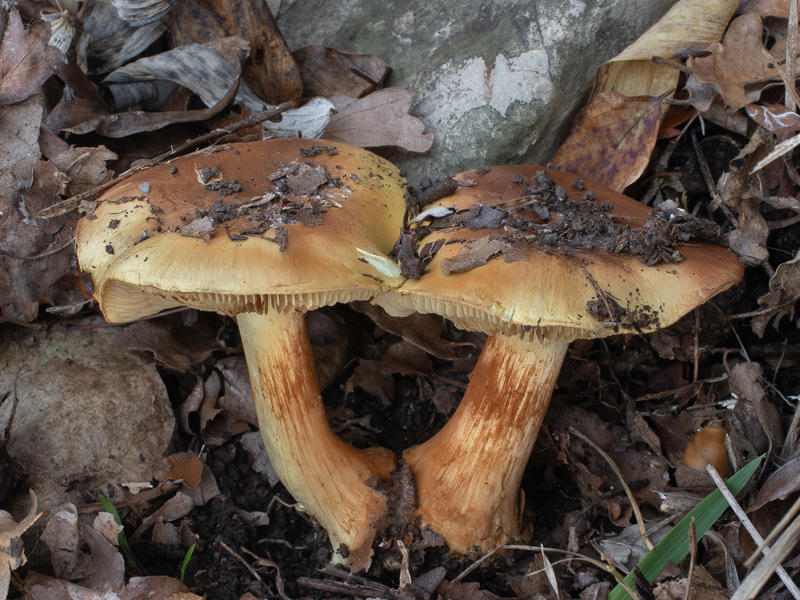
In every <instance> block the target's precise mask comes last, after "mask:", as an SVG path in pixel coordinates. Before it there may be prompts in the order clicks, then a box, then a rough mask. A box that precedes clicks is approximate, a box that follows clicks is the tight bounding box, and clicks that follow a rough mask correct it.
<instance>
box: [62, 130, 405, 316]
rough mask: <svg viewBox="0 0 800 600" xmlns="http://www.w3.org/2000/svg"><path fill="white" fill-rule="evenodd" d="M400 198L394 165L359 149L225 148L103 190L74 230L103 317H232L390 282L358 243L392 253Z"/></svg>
mask: <svg viewBox="0 0 800 600" xmlns="http://www.w3.org/2000/svg"><path fill="white" fill-rule="evenodd" d="M204 182H205V183H204ZM404 194H405V183H404V181H403V179H402V177H401V176H400V174H399V172H398V170H397V169H396V168H395V167H394V166H392V165H391V164H390V163H388V162H387V161H385V160H383V159H381V158H379V157H377V156H375V155H374V154H372V153H370V152H367V151H365V150H362V149H359V148H354V147H351V146H347V145H344V144H334V143H330V142H327V141H325V142H321V141H318V140H298V139H277V140H267V141H263V142H254V143H247V144H231V145H227V146H222V147H218V148H214V149H211V150H206V151H201V152H197V153H195V154H192V155H189V156H184V157H181V158H178V159H176V160H174V161H172V162H170V163H167V164H165V165H160V166H157V167H154V168H152V169H148V170H147V171H143V172H142V173H141V174H138V175H135V176H133V177H131V178H129V179H127V180H126V181H124V182H122V183H121V184H119V185H117V186H115V187H114V188H112V189H111V190H109V191H108V192H106V193H105V194H104V195H103V196H102V197H101V198H100V203H99V204H98V206H97V208H96V209H95V211H94V213H93V214H92V215H88V216H86V217H84V218H83V219H82V220H81V221H80V223H79V225H78V229H77V234H76V239H77V246H78V248H77V253H78V260H79V263H80V266H81V268H82V269H83V270H84V271H85V272H87V273H89V274H90V275H91V277H92V282H93V284H94V293H95V298H96V299H97V300H98V302H99V304H100V307H101V309H102V310H103V313H104V315H105V316H106V318H107V319H108V320H109V321H111V322H122V321H131V320H135V319H138V318H141V317H144V316H148V315H151V314H154V313H156V312H158V311H160V310H163V309H166V308H172V307H176V306H181V305H185V306H191V307H194V308H199V309H202V310H213V311H216V312H219V313H223V314H229V315H235V314H238V313H241V312H261V313H264V312H266V311H268V310H272V309H277V310H280V311H286V310H299V311H305V310H311V309H314V308H317V307H319V306H325V305H329V304H334V303H337V302H348V301H350V300H359V299H368V298H371V297H372V296H374V295H375V294H376V293H378V292H380V291H383V290H385V289H387V288H388V286H389V284H391V283H393V281H392V278H391V277H387V276H385V275H382V274H381V273H380V272H379V271H378V270H377V269H376V268H375V267H373V266H372V265H370V264H368V263H366V262H364V261H363V259H360V256H359V253H358V252H357V250H356V247H357V248H360V249H362V250H364V251H366V252H370V253H374V254H377V255H379V256H380V255H385V254H388V253H389V252H390V251H391V248H392V245H393V243H394V241H395V240H396V238H397V231H398V229H399V227H400V225H401V223H402V216H403V211H404V210H405V199H404ZM387 262H388V261H387Z"/></svg>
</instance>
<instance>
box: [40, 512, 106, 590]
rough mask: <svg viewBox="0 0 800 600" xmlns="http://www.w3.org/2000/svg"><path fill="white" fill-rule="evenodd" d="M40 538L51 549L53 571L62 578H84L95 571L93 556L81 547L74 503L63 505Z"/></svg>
mask: <svg viewBox="0 0 800 600" xmlns="http://www.w3.org/2000/svg"><path fill="white" fill-rule="evenodd" d="M39 539H41V540H42V541H43V542H44V543H45V544H46V545H47V547H48V549H49V550H50V562H51V563H52V565H53V571H54V572H55V574H56V576H57V577H59V578H60V579H69V580H75V579H83V578H84V577H86V576H88V575H90V574H91V573H92V572H93V567H92V561H91V557H90V556H89V555H88V554H86V553H85V552H84V551H83V550H82V549H81V536H80V530H79V524H78V511H77V509H76V508H75V505H74V504H64V505H62V506H61V507H60V508H59V510H58V512H57V513H56V514H55V515H53V516H52V517H51V518H50V521H49V522H48V523H47V527H45V528H44V532H43V533H42V535H41V536H40V538H39Z"/></svg>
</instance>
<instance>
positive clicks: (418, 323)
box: [353, 302, 485, 360]
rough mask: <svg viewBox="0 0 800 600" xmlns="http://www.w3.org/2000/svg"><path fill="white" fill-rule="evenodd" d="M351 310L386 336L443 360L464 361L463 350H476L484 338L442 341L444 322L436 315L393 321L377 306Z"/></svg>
mask: <svg viewBox="0 0 800 600" xmlns="http://www.w3.org/2000/svg"><path fill="white" fill-rule="evenodd" d="M353 306H354V307H355V308H356V309H357V310H359V311H361V312H363V313H364V314H366V315H367V316H368V317H369V318H370V319H372V321H373V322H374V323H375V324H376V325H378V326H379V327H381V328H382V329H385V330H386V331H388V332H389V333H392V334H394V335H397V336H400V337H401V338H403V339H404V340H406V341H407V342H410V343H412V344H414V345H415V346H419V347H420V348H422V349H423V350H425V351H426V352H428V353H430V354H433V355H434V356H435V357H437V358H441V359H443V360H457V359H459V358H463V355H464V352H463V350H460V349H461V348H463V347H469V348H472V349H474V348H476V347H479V346H481V345H482V344H483V340H484V339H485V336H483V334H479V333H476V334H469V333H467V334H465V335H466V336H468V337H469V338H470V339H471V342H458V343H455V342H453V341H450V340H447V339H445V338H443V337H442V330H443V321H444V319H443V318H442V317H440V316H439V315H435V314H422V313H414V314H412V315H409V316H408V317H392V316H391V315H389V314H387V313H386V311H384V310H383V309H382V308H381V307H379V306H374V305H372V304H370V303H369V302H354V303H353Z"/></svg>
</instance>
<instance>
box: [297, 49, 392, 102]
mask: <svg viewBox="0 0 800 600" xmlns="http://www.w3.org/2000/svg"><path fill="white" fill-rule="evenodd" d="M294 59H295V60H296V61H297V65H298V66H299V67H300V73H301V75H302V77H303V95H304V96H306V97H311V96H325V97H327V98H331V97H334V96H347V97H349V98H361V97H363V96H366V95H367V94H371V93H372V92H374V91H376V90H377V89H378V88H380V87H381V86H382V85H383V80H384V79H385V78H386V76H387V75H388V74H389V72H390V71H391V69H390V68H389V65H387V64H386V61H384V60H383V59H382V58H381V57H379V56H372V55H369V54H350V53H349V52H342V51H341V50H336V49H334V48H326V47H324V46H306V47H305V48H300V49H299V50H295V51H294Z"/></svg>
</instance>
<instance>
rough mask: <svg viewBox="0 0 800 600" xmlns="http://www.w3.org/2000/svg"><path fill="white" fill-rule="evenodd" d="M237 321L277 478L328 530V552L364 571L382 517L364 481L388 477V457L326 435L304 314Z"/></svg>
mask: <svg viewBox="0 0 800 600" xmlns="http://www.w3.org/2000/svg"><path fill="white" fill-rule="evenodd" d="M237 320H238V323H239V331H240V333H241V336H242V343H243V344H244V351H245V356H246V358H247V366H248V369H249V371H250V381H251V382H252V386H253V395H254V397H255V403H256V409H257V411H258V422H259V426H260V428H261V435H262V437H263V438H264V445H265V446H266V448H267V454H268V455H269V458H270V460H271V461H272V465H273V467H274V468H275V472H276V473H277V474H278V476H279V477H280V479H281V481H282V482H283V484H284V485H285V486H286V488H287V489H288V490H289V491H290V492H291V493H292V495H293V496H294V498H295V500H297V502H299V503H300V504H301V505H302V507H303V509H305V510H307V511H308V512H310V513H311V514H312V515H314V517H316V518H317V520H318V521H319V522H320V524H321V525H322V526H323V527H324V528H325V530H326V531H327V532H328V534H329V535H330V539H331V543H332V544H333V548H334V552H337V553H338V552H339V550H340V547H341V544H344V545H345V546H346V547H347V553H346V554H347V562H348V563H349V564H350V565H351V566H352V567H353V568H354V569H360V568H365V567H366V566H368V565H369V559H370V556H371V554H372V549H371V544H372V540H373V537H374V535H375V525H376V522H377V521H378V520H379V519H380V518H381V517H382V516H383V515H384V513H385V512H386V501H385V499H384V497H383V496H382V494H381V493H379V492H377V491H375V489H373V488H372V487H370V486H369V485H367V484H366V482H367V481H368V480H373V481H372V482H371V483H372V484H373V485H374V484H375V483H377V481H378V478H379V477H380V478H385V477H388V474H389V472H390V471H391V470H392V468H393V467H394V462H395V461H394V456H393V455H392V453H391V452H389V451H386V450H382V449H375V451H372V450H357V449H355V448H353V447H352V446H350V445H349V444H346V443H345V442H343V441H342V440H340V439H339V438H338V437H336V435H335V434H334V433H333V431H332V430H331V427H330V424H329V422H328V420H327V418H326V416H325V409H324V406H323V404H322V398H321V396H320V392H319V385H318V383H317V376H316V372H315V370H314V358H313V356H312V353H311V346H310V344H309V341H308V336H307V334H306V329H305V323H304V320H303V316H302V315H300V314H297V313H292V314H288V315H282V314H278V313H277V312H276V311H273V312H271V313H270V314H269V315H259V314H255V313H244V314H240V315H239V316H238V317H237ZM376 475H377V476H378V477H376ZM334 558H337V557H336V556H335V557H334ZM338 558H339V559H341V558H342V557H341V556H340V557H338Z"/></svg>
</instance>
